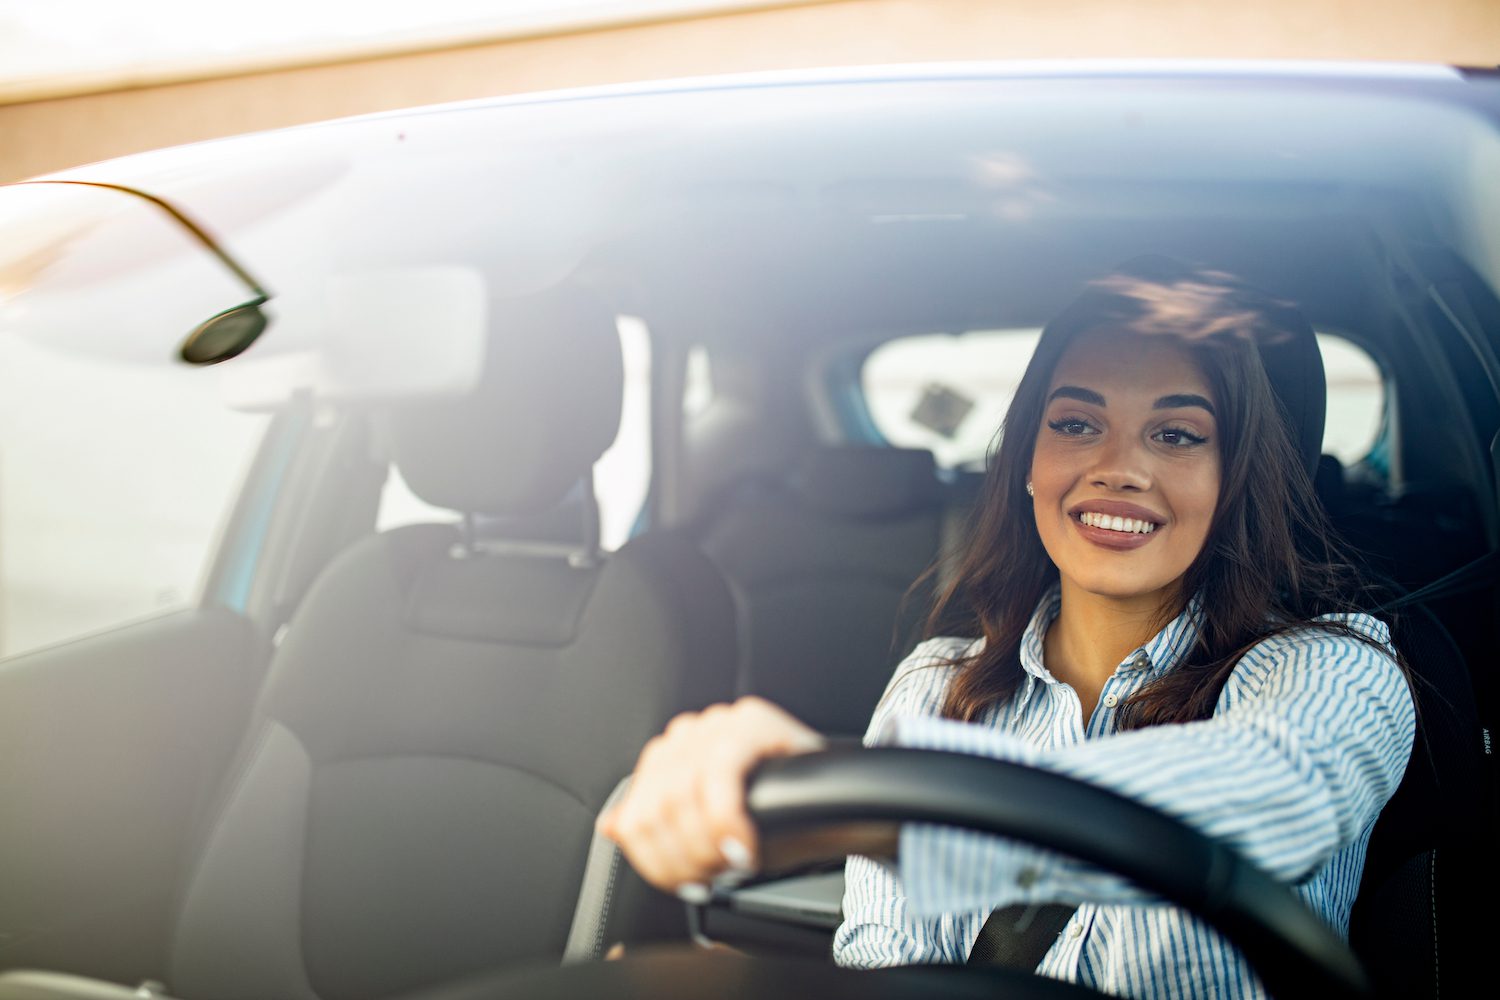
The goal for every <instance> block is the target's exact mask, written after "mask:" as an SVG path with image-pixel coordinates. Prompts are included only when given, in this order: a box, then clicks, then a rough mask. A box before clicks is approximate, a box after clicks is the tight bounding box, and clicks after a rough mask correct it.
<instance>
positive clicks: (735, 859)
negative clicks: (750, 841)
mask: <svg viewBox="0 0 1500 1000" xmlns="http://www.w3.org/2000/svg"><path fill="white" fill-rule="evenodd" d="M719 853H720V854H722V855H723V856H724V860H725V861H728V862H729V867H731V868H738V869H739V870H740V871H746V872H747V871H749V870H750V868H751V864H752V862H751V860H750V849H749V848H748V847H746V846H745V845H744V844H742V843H740V842H739V840H738V839H737V838H735V837H725V838H724V839H723V840H721V841H719Z"/></svg>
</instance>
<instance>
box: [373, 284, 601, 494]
mask: <svg viewBox="0 0 1500 1000" xmlns="http://www.w3.org/2000/svg"><path fill="white" fill-rule="evenodd" d="M489 329H490V335H489V342H488V345H487V347H488V349H487V352H486V358H485V365H484V371H483V373H482V374H481V376H480V379H479V382H478V384H477V385H476V386H475V387H474V389H473V390H472V391H470V392H469V393H468V394H467V395H465V396H462V397H457V398H452V399H439V400H431V401H423V402H412V403H407V404H404V405H402V406H400V407H398V408H396V409H394V410H392V411H391V413H390V414H389V421H390V433H391V441H392V447H393V452H394V459H395V462H396V465H397V467H398V468H400V470H401V474H402V475H403V476H404V477H405V479H406V482H407V485H409V486H410V487H411V489H412V492H413V493H415V494H416V495H417V496H419V497H421V498H422V499H423V500H425V501H426V502H427V503H430V504H433V505H434V506H438V507H445V508H448V509H450V510H459V511H465V512H468V513H473V514H489V515H497V516H519V515H527V514H535V513H538V512H540V511H543V510H545V509H547V508H548V507H550V506H552V505H553V504H555V503H556V502H557V501H559V500H561V499H562V498H563V496H564V495H565V494H566V493H567V492H568V490H569V489H571V488H572V487H573V485H574V484H576V483H577V482H578V481H579V480H580V479H581V478H582V477H583V476H584V475H585V474H586V473H587V472H588V471H589V470H590V468H592V466H593V464H594V462H595V461H597V460H598V458H599V456H600V455H601V454H603V453H604V451H605V449H606V448H608V447H609V446H610V444H611V442H613V441H614V438H615V434H616V433H617V432H618V430H619V425H620V405H621V401H622V398H623V394H624V381H625V373H624V360H623V358H622V355H621V351H620V338H619V334H618V332H617V330H616V326H615V317H614V315H613V313H612V312H611V311H610V310H608V309H606V308H604V307H603V306H602V305H601V304H599V303H598V302H595V301H593V300H591V299H589V298H587V297H586V296H583V295H581V294H578V293H576V292H574V293H561V292H548V293H546V294H542V295H534V296H530V297H527V298H525V299H508V300H503V301H496V302H492V303H491V311H490V319H489Z"/></svg>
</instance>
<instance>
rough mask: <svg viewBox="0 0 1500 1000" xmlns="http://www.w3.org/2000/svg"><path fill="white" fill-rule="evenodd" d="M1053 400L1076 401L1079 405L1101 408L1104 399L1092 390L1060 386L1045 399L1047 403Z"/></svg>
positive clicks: (1073, 386) (1074, 386)
mask: <svg viewBox="0 0 1500 1000" xmlns="http://www.w3.org/2000/svg"><path fill="white" fill-rule="evenodd" d="M1054 399H1076V400H1078V401H1079V402H1080V403H1090V404H1092V405H1094V406H1103V405H1104V397H1103V396H1101V395H1099V394H1098V393H1097V392H1095V391H1094V390H1092V389H1085V388H1083V387H1081V386H1076V385H1060V386H1058V387H1057V388H1056V389H1053V390H1052V395H1050V396H1048V397H1047V402H1049V403H1050V402H1052V401H1053V400H1054Z"/></svg>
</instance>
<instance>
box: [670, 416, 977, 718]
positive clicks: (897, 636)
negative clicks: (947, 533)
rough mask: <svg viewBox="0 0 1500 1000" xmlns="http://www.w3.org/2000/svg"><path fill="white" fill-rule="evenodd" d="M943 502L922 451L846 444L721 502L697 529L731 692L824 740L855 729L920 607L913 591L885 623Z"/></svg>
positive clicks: (923, 552) (939, 519)
mask: <svg viewBox="0 0 1500 1000" xmlns="http://www.w3.org/2000/svg"><path fill="white" fill-rule="evenodd" d="M947 500H948V498H947V497H946V496H945V493H944V490H943V487H942V485H941V484H940V483H939V480H938V478H937V475H936V471H935V468H934V464H933V458H932V454H931V453H930V452H927V451H922V450H917V449H901V448H879V447H863V446H852V445H851V446H839V447H825V448H819V449H816V450H813V451H811V452H809V453H808V454H807V455H806V456H805V458H804V460H803V461H802V462H801V463H800V467H799V469H798V470H797V471H796V473H795V474H794V475H793V476H791V477H790V478H789V479H788V480H785V481H767V480H763V479H762V480H755V481H752V482H748V483H743V484H741V485H740V486H739V487H738V488H737V489H735V490H733V491H731V492H729V493H728V494H726V495H725V497H724V499H723V500H721V502H720V503H719V504H718V505H717V508H716V509H714V510H711V511H709V512H707V514H706V515H705V517H704V518H703V520H702V523H701V525H700V527H699V529H698V532H699V538H700V540H701V543H702V546H703V549H704V551H705V552H707V553H708V554H709V556H710V557H711V558H712V559H713V560H714V562H715V563H716V564H717V565H718V566H719V567H720V568H721V569H722V570H723V571H724V573H725V575H726V576H728V577H729V579H730V583H731V586H732V588H733V590H734V592H735V599H736V604H737V607H738V610H739V614H740V622H741V628H742V631H743V636H742V646H743V648H742V651H741V665H740V678H739V689H740V691H741V693H747V694H758V695H761V696H763V697H766V698H768V699H770V700H771V701H773V702H775V703H777V704H779V705H782V706H783V707H785V708H786V709H788V710H789V711H790V712H792V713H793V714H794V715H796V716H798V717H799V718H801V719H803V720H805V721H807V722H808V723H809V724H810V725H812V726H814V727H815V728H818V729H820V730H822V731H824V732H827V733H833V734H857V733H862V732H864V729H865V727H866V725H867V724H868V723H869V719H870V713H871V711H872V710H873V709H874V707H875V702H876V701H877V700H878V699H879V697H880V693H881V691H882V690H883V689H884V687H885V684H886V681H887V680H889V679H890V674H891V670H892V668H893V667H894V665H895V660H896V659H897V658H898V657H899V656H900V655H901V653H902V652H903V651H904V650H903V649H902V648H901V647H902V645H903V640H904V639H906V638H909V637H910V636H911V635H912V634H914V627H915V625H916V621H915V619H914V617H912V616H915V615H918V614H920V613H922V612H923V611H925V609H926V605H927V604H928V603H930V602H928V601H927V600H925V599H923V598H920V597H914V599H913V600H912V601H911V602H909V605H908V608H907V611H908V615H907V617H906V618H905V619H904V620H902V621H899V622H898V615H899V613H900V612H901V611H902V597H903V595H904V594H905V593H906V592H907V590H908V588H910V587H911V585H912V583H913V581H915V580H916V579H917V577H918V576H920V575H921V573H922V572H923V571H924V570H925V569H926V568H927V567H928V566H929V565H931V564H932V562H933V560H934V558H935V557H936V556H937V554H938V551H939V547H940V543H941V538H942V534H943V522H944V517H945V502H946V501H947Z"/></svg>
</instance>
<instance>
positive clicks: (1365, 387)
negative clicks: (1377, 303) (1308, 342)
mask: <svg viewBox="0 0 1500 1000" xmlns="http://www.w3.org/2000/svg"><path fill="white" fill-rule="evenodd" d="M1318 350H1319V351H1320V352H1321V353H1322V355H1323V372H1324V375H1325V376H1326V377H1327V379H1328V418H1327V420H1326V422H1325V423H1324V425H1323V451H1324V452H1325V453H1327V454H1329V455H1332V456H1334V457H1335V458H1337V459H1338V460H1339V461H1340V462H1342V463H1343V464H1344V465H1352V464H1353V463H1355V462H1358V461H1359V460H1360V459H1362V458H1364V457H1365V456H1366V455H1368V454H1369V453H1370V449H1371V448H1373V447H1374V445H1375V441H1376V439H1377V438H1378V437H1379V436H1380V430H1381V427H1382V425H1383V424H1384V422H1385V410H1386V398H1385V375H1384V373H1383V372H1381V370H1380V366H1379V365H1377V364H1376V363H1375V359H1374V358H1372V357H1370V355H1369V353H1368V352H1367V351H1365V349H1364V348H1362V347H1359V346H1358V345H1356V344H1354V343H1353V342H1352V341H1348V340H1345V339H1344V338H1343V337H1339V336H1335V335H1334V334H1331V333H1320V334H1318Z"/></svg>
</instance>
